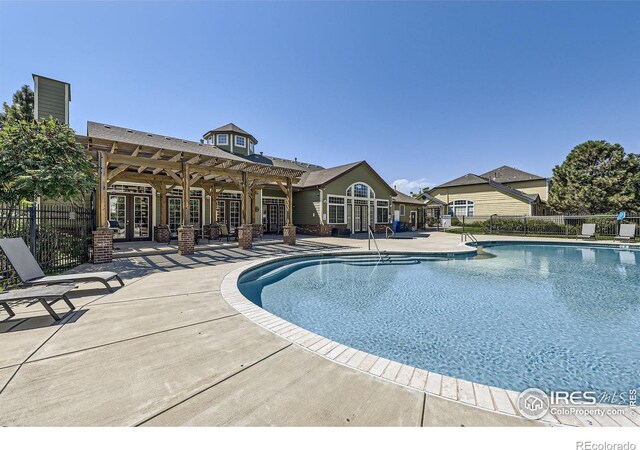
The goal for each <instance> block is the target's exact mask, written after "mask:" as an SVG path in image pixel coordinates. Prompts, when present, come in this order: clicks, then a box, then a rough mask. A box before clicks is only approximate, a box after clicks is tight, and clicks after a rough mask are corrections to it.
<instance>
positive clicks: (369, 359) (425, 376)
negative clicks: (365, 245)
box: [220, 240, 640, 427]
mask: <svg viewBox="0 0 640 450" xmlns="http://www.w3.org/2000/svg"><path fill="white" fill-rule="evenodd" d="M523 242H526V243H530V244H537V243H547V244H559V245H562V244H564V243H562V242H535V241H515V240H511V241H498V240H496V241H493V240H492V241H490V242H489V241H479V242H478V245H483V244H484V245H488V244H501V243H505V244H508V243H512V244H513V243H523ZM585 244H586V243H585ZM574 245H575V244H574ZM623 245H624V244H623ZM604 246H607V245H606V244H605V245H604ZM464 247H466V249H465V250H459V251H455V252H406V251H387V252H381V253H383V254H386V255H411V256H429V257H447V258H451V259H457V257H464V256H471V255H473V254H476V253H477V249H476V248H475V247H471V246H468V245H464ZM608 247H611V245H608ZM616 247H617V246H616ZM467 249H469V250H467ZM345 255H351V256H356V255H370V256H376V255H377V253H376V252H375V251H362V250H359V251H322V252H309V253H305V254H302V255H301V254H297V255H289V256H282V255H280V256H273V257H268V258H262V259H260V260H257V261H253V262H251V263H248V264H246V265H244V266H242V267H239V268H237V269H235V270H233V271H231V272H229V273H228V274H227V275H226V276H225V277H224V278H223V280H222V283H221V286H220V293H221V295H222V297H223V298H224V299H225V301H226V302H227V303H228V304H229V305H230V306H231V307H233V308H234V309H235V310H237V311H238V312H239V313H240V314H242V315H243V316H244V317H246V318H247V319H249V320H250V321H252V322H253V323H255V324H256V325H258V326H260V327H262V328H264V329H266V330H267V331H270V332H271V333H273V334H275V335H277V336H280V337H281V338H283V339H285V340H287V341H289V342H291V343H292V344H294V345H296V346H298V347H300V348H302V349H303V350H307V351H309V352H311V353H314V354H316V355H319V356H321V357H323V358H325V359H328V360H330V361H332V362H334V363H337V364H340V365H342V366H345V367H348V368H350V369H355V370H357V371H359V372H363V373H366V374H368V375H371V376H374V377H377V378H381V379H383V380H385V381H388V382H391V383H394V384H398V385H400V386H403V387H406V388H409V389H414V390H417V391H419V392H422V393H424V394H425V395H429V396H435V397H439V398H441V399H444V400H447V401H452V402H455V403H460V404H463V405H465V406H471V407H475V408H478V409H481V410H484V411H489V412H493V413H496V414H503V415H507V416H511V417H517V418H520V419H526V420H532V421H535V422H542V423H543V424H546V425H549V426H620V427H622V426H631V427H633V426H635V427H640V412H638V411H637V410H636V409H634V408H633V407H631V406H616V405H610V404H601V403H599V404H597V405H587V407H591V408H596V407H599V408H620V407H621V408H628V410H629V411H631V412H633V413H635V420H632V419H629V418H628V416H627V415H626V414H625V415H623V417H625V420H624V421H622V423H620V422H618V421H616V420H615V419H616V418H619V416H618V415H604V417H606V418H608V422H607V423H604V424H601V423H600V422H598V421H597V420H596V419H595V417H593V416H591V415H585V414H569V415H554V414H551V412H547V414H546V415H545V416H543V417H542V418H540V419H537V420H533V419H528V418H526V417H524V416H522V414H520V412H519V411H518V408H517V400H518V396H519V395H520V394H521V392H516V391H511V390H508V389H503V388H499V387H495V386H489V385H485V384H481V383H476V382H472V381H469V380H465V379H462V378H455V377H449V376H447V375H443V374H439V373H436V372H432V371H428V370H424V369H420V368H417V367H414V366H410V365H407V364H403V363H400V362H398V361H393V360H390V359H387V358H383V357H380V356H377V355H374V354H372V353H367V352H364V351H362V350H358V349H356V348H353V347H349V346H348V345H345V344H342V343H340V342H337V341H333V340H332V339H329V338H326V337H324V336H321V335H319V334H316V333H314V332H312V331H309V330H306V329H304V328H302V327H300V326H298V325H296V324H294V323H292V322H289V321H287V320H285V319H283V318H281V317H279V316H276V315H275V314H272V313H270V312H269V311H267V310H265V309H263V308H261V307H259V306H258V305H256V304H255V303H253V302H252V301H251V300H249V299H248V298H246V297H245V296H244V295H243V294H242V293H241V292H240V290H239V289H238V279H239V278H240V277H241V276H242V275H243V274H244V273H246V272H248V271H250V270H254V269H256V268H258V267H260V266H264V265H268V264H271V263H273V262H275V261H285V260H289V259H303V258H306V257H314V256H315V257H321V256H345ZM598 417H599V418H600V416H598Z"/></svg>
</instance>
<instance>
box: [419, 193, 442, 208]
mask: <svg viewBox="0 0 640 450" xmlns="http://www.w3.org/2000/svg"><path fill="white" fill-rule="evenodd" d="M421 197H422V198H423V199H424V202H425V204H426V203H435V204H437V205H440V206H445V205H446V203H445V202H443V201H442V200H438V199H437V198H435V197H433V196H431V195H429V194H427V193H426V192H423V193H422V195H421Z"/></svg>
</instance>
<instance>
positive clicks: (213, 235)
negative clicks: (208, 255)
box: [209, 223, 220, 241]
mask: <svg viewBox="0 0 640 450" xmlns="http://www.w3.org/2000/svg"><path fill="white" fill-rule="evenodd" d="M219 237H220V225H218V224H217V223H212V224H211V227H210V228H209V238H210V239H212V240H214V241H215V240H217V239H218V238H219Z"/></svg>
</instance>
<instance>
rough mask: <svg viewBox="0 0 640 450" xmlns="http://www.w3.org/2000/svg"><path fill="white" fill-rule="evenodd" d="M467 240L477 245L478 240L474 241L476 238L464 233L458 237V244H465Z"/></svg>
mask: <svg viewBox="0 0 640 450" xmlns="http://www.w3.org/2000/svg"><path fill="white" fill-rule="evenodd" d="M467 239H468V240H470V241H471V242H473V243H474V244H476V245H478V240H477V239H476V237H475V236H474V235H473V234H471V233H469V232H467V231H465V232H464V233H462V234H461V235H460V242H467Z"/></svg>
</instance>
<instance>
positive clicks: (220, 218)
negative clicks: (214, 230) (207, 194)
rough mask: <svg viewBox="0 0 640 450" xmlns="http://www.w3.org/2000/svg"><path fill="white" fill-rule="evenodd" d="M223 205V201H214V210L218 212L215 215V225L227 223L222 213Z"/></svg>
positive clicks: (223, 210)
mask: <svg viewBox="0 0 640 450" xmlns="http://www.w3.org/2000/svg"><path fill="white" fill-rule="evenodd" d="M224 205H225V202H224V201H220V200H218V201H216V209H217V211H218V214H217V216H218V217H216V219H217V220H216V222H217V223H227V221H226V220H225V216H224V212H225V207H224Z"/></svg>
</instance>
